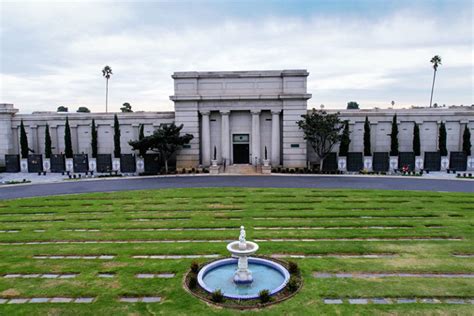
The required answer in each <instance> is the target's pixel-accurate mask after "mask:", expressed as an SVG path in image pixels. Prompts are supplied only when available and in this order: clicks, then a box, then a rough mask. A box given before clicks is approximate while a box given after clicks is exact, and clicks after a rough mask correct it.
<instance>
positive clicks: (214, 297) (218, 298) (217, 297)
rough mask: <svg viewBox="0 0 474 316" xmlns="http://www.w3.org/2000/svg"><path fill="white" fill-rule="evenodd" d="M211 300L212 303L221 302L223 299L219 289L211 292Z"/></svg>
mask: <svg viewBox="0 0 474 316" xmlns="http://www.w3.org/2000/svg"><path fill="white" fill-rule="evenodd" d="M211 300H212V301H213V302H214V303H222V302H223V301H224V295H223V294H222V291H221V290H215V291H214V292H212V294H211Z"/></svg>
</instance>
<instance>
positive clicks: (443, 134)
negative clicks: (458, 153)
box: [438, 122, 448, 156]
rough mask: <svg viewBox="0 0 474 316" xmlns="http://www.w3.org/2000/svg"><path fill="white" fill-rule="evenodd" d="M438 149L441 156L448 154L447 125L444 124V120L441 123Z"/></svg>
mask: <svg viewBox="0 0 474 316" xmlns="http://www.w3.org/2000/svg"><path fill="white" fill-rule="evenodd" d="M438 150H439V153H440V155H441V156H447V155H448V149H447V148H446V125H444V122H441V124H440V125H439V137H438Z"/></svg>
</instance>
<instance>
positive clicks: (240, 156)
mask: <svg viewBox="0 0 474 316" xmlns="http://www.w3.org/2000/svg"><path fill="white" fill-rule="evenodd" d="M232 143H233V145H232V149H233V157H234V159H233V162H234V164H248V163H249V155H250V149H249V135H248V134H234V135H233V136H232Z"/></svg>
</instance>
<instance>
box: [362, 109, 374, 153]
mask: <svg viewBox="0 0 474 316" xmlns="http://www.w3.org/2000/svg"><path fill="white" fill-rule="evenodd" d="M370 155H372V151H371V150H370V123H369V118H368V117H367V116H366V117H365V123H364V156H370Z"/></svg>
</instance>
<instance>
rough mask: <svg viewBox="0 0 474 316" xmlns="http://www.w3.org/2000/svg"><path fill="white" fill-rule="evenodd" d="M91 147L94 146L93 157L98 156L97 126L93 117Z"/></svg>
mask: <svg viewBox="0 0 474 316" xmlns="http://www.w3.org/2000/svg"><path fill="white" fill-rule="evenodd" d="M91 147H92V158H97V128H96V127H95V120H94V119H92V125H91Z"/></svg>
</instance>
